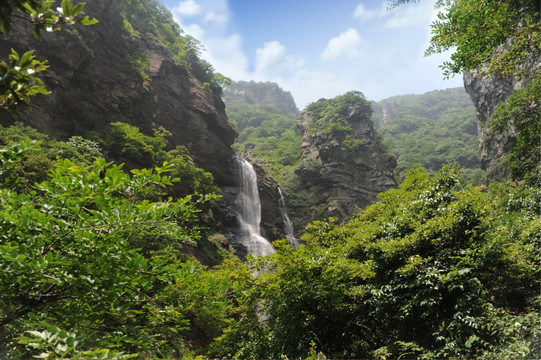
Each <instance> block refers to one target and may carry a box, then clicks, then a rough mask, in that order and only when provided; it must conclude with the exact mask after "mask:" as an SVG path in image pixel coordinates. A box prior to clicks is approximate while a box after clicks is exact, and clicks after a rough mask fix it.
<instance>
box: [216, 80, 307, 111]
mask: <svg viewBox="0 0 541 360" xmlns="http://www.w3.org/2000/svg"><path fill="white" fill-rule="evenodd" d="M224 101H225V103H226V104H251V105H266V106H274V107H276V108H278V109H280V110H281V111H282V112H283V113H284V114H298V112H299V111H298V109H297V105H296V104H295V100H294V99H293V96H292V95H291V93H290V92H289V91H284V90H282V88H280V86H278V84H276V83H271V82H267V83H261V82H254V81H250V82H246V81H239V82H233V83H232V84H231V85H227V86H224Z"/></svg>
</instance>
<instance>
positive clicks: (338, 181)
mask: <svg viewBox="0 0 541 360" xmlns="http://www.w3.org/2000/svg"><path fill="white" fill-rule="evenodd" d="M363 112H364V110H363V109H360V108H358V107H355V106H349V107H348V108H347V113H346V114H345V120H346V122H347V124H348V125H349V127H351V137H352V139H353V142H354V143H356V144H357V145H356V146H353V147H348V146H346V142H344V141H342V140H340V139H339V138H338V137H336V136H334V135H333V134H332V132H323V133H319V134H311V132H310V130H309V129H310V126H311V124H312V123H314V122H315V121H317V120H318V119H317V118H315V117H314V115H313V114H312V113H310V112H309V111H308V110H304V111H303V112H302V113H301V115H300V116H299V118H298V120H297V126H298V127H299V129H300V131H301V134H302V144H301V151H302V158H301V163H300V165H299V166H298V167H297V169H296V171H295V172H296V175H297V176H298V178H299V181H298V182H299V187H300V189H298V192H299V195H298V196H296V199H294V200H293V201H290V207H291V210H292V211H291V215H290V216H291V217H292V219H293V222H294V223H295V225H296V226H297V225H300V228H304V226H305V225H306V223H307V222H308V221H311V220H314V219H322V218H326V217H329V216H332V217H337V218H339V219H344V218H346V217H350V216H352V215H354V214H356V213H357V212H358V209H362V208H364V207H366V206H368V205H371V204H373V203H375V202H376V201H377V194H378V193H380V192H382V191H386V190H389V189H391V188H394V187H396V183H395V180H394V176H393V170H394V167H395V166H396V159H395V158H394V157H393V156H391V155H389V154H387V153H386V152H385V150H384V149H383V147H382V145H381V144H380V142H379V140H378V138H377V136H376V134H375V131H374V129H373V125H372V121H371V120H370V115H369V114H368V116H367V114H365V113H363Z"/></svg>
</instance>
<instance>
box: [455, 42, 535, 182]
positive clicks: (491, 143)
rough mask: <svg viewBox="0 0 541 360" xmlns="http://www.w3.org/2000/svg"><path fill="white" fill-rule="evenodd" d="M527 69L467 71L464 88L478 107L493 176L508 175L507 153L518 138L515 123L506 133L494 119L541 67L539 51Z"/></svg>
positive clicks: (485, 165)
mask: <svg viewBox="0 0 541 360" xmlns="http://www.w3.org/2000/svg"><path fill="white" fill-rule="evenodd" d="M506 47H507V44H504V45H501V46H500V47H498V48H497V49H496V51H495V53H498V52H501V51H503V50H504V49H505V48H506ZM523 69H527V71H525V73H524V75H523V76H522V77H520V78H519V77H515V76H511V75H508V76H502V75H500V74H491V75H489V76H481V75H480V73H481V70H475V71H465V72H464V75H463V78H464V88H465V89H466V92H467V93H468V94H469V95H470V98H471V99H472V101H473V103H474V105H475V107H476V109H477V128H478V136H479V145H480V162H481V168H482V169H484V170H487V176H488V178H489V179H490V180H502V179H505V178H507V176H508V169H507V167H506V166H505V164H504V160H505V156H506V154H508V153H509V151H510V150H511V148H512V147H513V145H514V144H515V142H516V138H515V132H516V129H515V128H514V127H513V126H510V127H508V128H507V129H506V130H505V131H504V132H503V133H495V132H493V131H491V125H490V120H491V118H492V115H493V114H494V111H495V110H496V109H497V107H498V105H499V104H500V103H501V102H504V101H506V100H507V98H508V97H509V96H510V95H511V93H512V92H513V91H514V90H518V89H522V88H524V87H525V86H526V85H527V84H528V83H529V82H530V81H531V79H532V78H533V76H534V75H533V74H535V73H536V72H539V70H540V69H541V59H540V58H539V56H538V54H532V55H531V56H530V57H529V58H528V59H527V60H526V61H525V63H524V64H523Z"/></svg>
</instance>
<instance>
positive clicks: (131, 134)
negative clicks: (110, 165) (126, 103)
mask: <svg viewBox="0 0 541 360" xmlns="http://www.w3.org/2000/svg"><path fill="white" fill-rule="evenodd" d="M111 127H112V129H111V132H110V134H109V135H108V136H107V138H106V139H104V142H105V148H106V149H107V151H108V152H109V153H110V154H112V155H113V154H114V156H117V157H124V158H127V159H130V160H131V161H134V162H135V163H137V164H139V165H140V166H143V167H149V166H153V165H154V164H157V163H159V162H160V161H165V160H166V158H165V156H166V154H165V146H166V145H167V141H166V140H165V137H166V136H169V135H170V134H169V133H168V132H165V131H156V132H155V133H154V136H148V135H144V134H143V133H141V132H140V131H139V128H137V127H136V126H132V125H130V124H126V123H123V122H115V123H111Z"/></svg>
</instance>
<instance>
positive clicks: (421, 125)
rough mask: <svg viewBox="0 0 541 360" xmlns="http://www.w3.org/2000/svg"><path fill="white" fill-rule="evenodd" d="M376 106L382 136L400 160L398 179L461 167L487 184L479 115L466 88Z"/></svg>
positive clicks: (472, 178) (477, 181)
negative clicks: (417, 170) (481, 164)
mask: <svg viewBox="0 0 541 360" xmlns="http://www.w3.org/2000/svg"><path fill="white" fill-rule="evenodd" d="M372 106H373V108H374V122H375V125H376V126H377V127H378V132H379V133H381V134H382V136H383V140H384V143H385V144H386V146H387V147H388V149H389V151H390V152H391V153H392V154H393V155H395V156H396V158H397V165H396V169H395V175H396V177H397V179H398V181H402V180H404V176H405V174H406V172H407V171H408V170H410V169H413V168H417V167H419V166H422V167H424V168H425V169H427V170H429V171H432V172H437V171H438V170H439V169H441V168H442V166H443V165H444V164H459V165H460V166H461V168H462V169H463V172H462V175H463V176H466V179H467V180H468V181H469V182H474V183H475V184H476V185H480V184H482V183H484V172H483V171H482V170H481V169H480V168H479V142H478V137H477V136H478V135H477V120H476V115H475V113H476V111H475V107H474V106H473V104H472V102H471V100H470V98H469V96H468V94H467V93H466V92H465V91H464V89H463V88H456V89H447V90H437V91H432V92H429V93H426V94H422V95H402V96H395V97H392V98H388V99H384V100H382V101H379V102H377V103H373V105H372Z"/></svg>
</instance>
